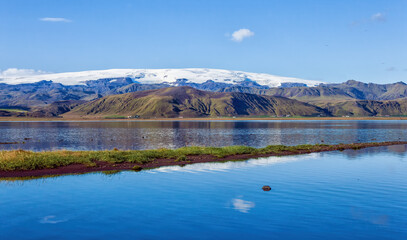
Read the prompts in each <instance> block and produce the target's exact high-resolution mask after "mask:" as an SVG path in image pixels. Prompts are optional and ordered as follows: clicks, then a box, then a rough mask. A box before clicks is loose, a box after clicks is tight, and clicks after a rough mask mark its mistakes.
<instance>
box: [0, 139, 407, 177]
mask: <svg viewBox="0 0 407 240" xmlns="http://www.w3.org/2000/svg"><path fill="white" fill-rule="evenodd" d="M399 144H407V142H401V141H396V142H373V143H352V144H338V145H325V144H316V145H297V146H283V145H271V146H267V147H265V148H253V147H247V146H228V147H184V148H179V149H174V150H172V149H156V150H117V149H115V150H110V151H65V150H62V151H47V152H32V151H24V150H12V151H0V177H23V176H44V175H58V174H68V173H85V172H93V171H110V170H135V171H139V170H142V169H145V168H154V167H160V166H170V165H186V164H191V163H202V162H222V161H238V160H245V159H249V158H258V157H267V156H285V155H297V154H306V153H312V152H325V151H336V150H345V149H354V150H357V149H361V148H367V147H378V146H389V145H399Z"/></svg>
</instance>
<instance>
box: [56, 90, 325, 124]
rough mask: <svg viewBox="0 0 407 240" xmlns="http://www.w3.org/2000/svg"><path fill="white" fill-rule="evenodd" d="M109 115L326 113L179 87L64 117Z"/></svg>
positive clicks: (111, 100)
mask: <svg viewBox="0 0 407 240" xmlns="http://www.w3.org/2000/svg"><path fill="white" fill-rule="evenodd" d="M109 115H123V116H132V117H134V116H139V117H142V118H150V117H219V116H229V117H230V116H262V115H269V116H270V115H274V116H287V115H290V116H320V115H324V116H325V115H326V112H325V111H324V110H323V109H321V108H319V107H315V106H313V105H309V104H307V103H302V102H300V101H297V100H292V99H288V98H283V97H271V96H260V95H254V94H247V93H221V92H209V91H201V90H198V89H194V88H192V87H187V86H182V87H170V88H161V89H154V90H146V91H139V92H133V93H126V94H119V95H111V96H106V97H103V98H101V99H97V100H94V101H91V102H88V103H85V104H82V105H79V106H77V107H75V108H74V109H73V110H72V111H70V112H68V113H66V114H64V117H72V116H88V117H89V116H96V117H106V116H109Z"/></svg>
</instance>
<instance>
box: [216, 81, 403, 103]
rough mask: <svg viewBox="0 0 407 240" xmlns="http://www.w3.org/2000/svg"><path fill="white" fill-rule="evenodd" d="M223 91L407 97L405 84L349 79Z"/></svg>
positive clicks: (317, 97)
mask: <svg viewBox="0 0 407 240" xmlns="http://www.w3.org/2000/svg"><path fill="white" fill-rule="evenodd" d="M222 91H223V92H244V93H253V94H261V95H270V96H281V97H287V98H293V99H297V100H301V101H305V102H321V101H343V100H394V99H399V98H405V97H407V84H405V83H403V82H398V83H393V84H374V83H363V82H358V81H354V80H349V81H347V82H344V83H340V84H320V85H318V86H316V87H288V88H270V89H258V88H248V87H241V86H231V87H227V88H224V89H223V90H222Z"/></svg>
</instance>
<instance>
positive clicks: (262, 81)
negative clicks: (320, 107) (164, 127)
mask: <svg viewBox="0 0 407 240" xmlns="http://www.w3.org/2000/svg"><path fill="white" fill-rule="evenodd" d="M106 78H109V79H110V78H113V79H114V78H131V79H133V81H135V82H138V83H141V84H158V83H167V84H175V83H176V82H177V81H179V80H183V81H186V82H190V83H204V82H206V81H208V80H212V81H214V82H220V83H228V84H239V83H240V82H243V81H253V82H256V83H258V84H259V85H263V86H268V87H279V86H281V84H284V83H299V84H304V85H307V86H309V87H311V86H316V85H318V84H320V83H322V82H319V81H312V80H304V79H299V78H292V77H281V76H275V75H271V74H265V73H249V72H242V71H229V70H222V69H207V68H185V69H109V70H96V71H82V72H65V73H44V72H41V71H34V70H26V71H24V70H18V69H9V70H6V71H3V72H1V71H0V83H7V84H21V83H35V82H39V81H42V80H47V81H53V82H55V83H61V84H64V85H83V84H86V81H89V80H98V79H106Z"/></svg>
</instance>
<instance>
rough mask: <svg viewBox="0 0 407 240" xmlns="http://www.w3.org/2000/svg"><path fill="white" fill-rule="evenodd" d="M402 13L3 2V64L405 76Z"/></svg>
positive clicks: (291, 1) (372, 4)
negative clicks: (202, 68) (195, 68)
mask: <svg viewBox="0 0 407 240" xmlns="http://www.w3.org/2000/svg"><path fill="white" fill-rule="evenodd" d="M406 13H407V1H405V0H382V1H377V0H364V1H362V0H342V1H339V0H338V1H326V0H314V1H313V0H308V1H299V0H297V1H295V0H280V1H273V0H264V1H259V0H246V1H240V0H230V1H227V0H224V1H220V0H217V1H215V0H165V1H159V0H138V1H137V0H132V1H130V0H129V1H126V0H116V1H113V0H111V1H106V0H97V1H96V0H94V1H90V0H89V1H85V0H82V1H75V0H69V1H63V0H60V1H55V0H48V1H45V0H42V1H40V0H29V1H28V0H0V33H1V35H0V69H1V70H5V69H7V68H20V69H36V70H43V71H49V72H66V71H81V70H97V69H110V68H189V67H205V68H220V69H229V70H242V71H249V72H263V73H270V74H275V75H281V76H288V77H298V78H304V79H312V80H321V81H326V82H343V81H346V80H348V79H355V80H359V81H364V82H376V83H390V82H396V81H405V82H407V47H406V43H407V14H406ZM239 30H240V31H239Z"/></svg>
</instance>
